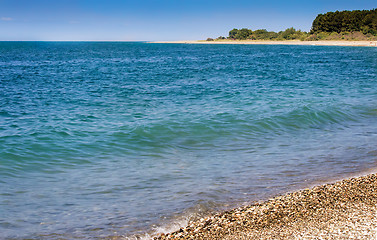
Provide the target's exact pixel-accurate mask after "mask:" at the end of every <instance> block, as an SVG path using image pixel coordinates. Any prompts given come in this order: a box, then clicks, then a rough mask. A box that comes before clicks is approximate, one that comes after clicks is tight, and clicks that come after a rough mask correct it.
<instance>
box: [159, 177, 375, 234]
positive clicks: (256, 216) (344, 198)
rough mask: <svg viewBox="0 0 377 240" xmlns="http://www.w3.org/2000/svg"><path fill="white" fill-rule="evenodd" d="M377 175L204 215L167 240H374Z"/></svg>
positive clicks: (338, 182)
mask: <svg viewBox="0 0 377 240" xmlns="http://www.w3.org/2000/svg"><path fill="white" fill-rule="evenodd" d="M376 212H377V174H375V173H374V174H369V175H366V176H361V177H354V178H349V179H345V180H341V181H337V182H335V183H331V184H324V185H319V186H315V187H313V188H310V189H304V190H300V191H296V192H292V193H288V194H285V195H282V196H278V197H275V198H272V199H270V200H267V201H265V202H263V203H260V204H254V205H250V206H246V207H240V208H236V209H233V210H230V211H226V212H223V213H218V214H215V215H213V216H210V217H207V218H202V219H200V220H199V221H196V222H193V223H191V224H190V225H188V226H186V227H185V228H181V229H179V230H178V231H175V232H172V233H168V234H160V235H158V236H156V237H154V239H155V240H157V239H158V240H163V239H376V237H377V214H376Z"/></svg>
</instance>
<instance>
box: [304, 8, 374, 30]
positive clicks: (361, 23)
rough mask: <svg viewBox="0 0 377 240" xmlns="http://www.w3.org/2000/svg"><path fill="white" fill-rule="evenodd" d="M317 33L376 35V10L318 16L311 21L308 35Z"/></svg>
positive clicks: (330, 13)
mask: <svg viewBox="0 0 377 240" xmlns="http://www.w3.org/2000/svg"><path fill="white" fill-rule="evenodd" d="M319 32H328V33H332V32H336V33H341V32H362V33H363V34H368V33H370V34H372V35H377V9H373V10H362V11H361V10H354V11H341V12H339V11H336V12H328V13H325V14H319V15H318V16H317V17H316V18H315V19H314V21H313V24H312V29H311V31H310V33H311V34H316V33H319Z"/></svg>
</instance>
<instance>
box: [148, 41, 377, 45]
mask: <svg viewBox="0 0 377 240" xmlns="http://www.w3.org/2000/svg"><path fill="white" fill-rule="evenodd" d="M150 43H181V44H182V43H186V44H254V45H308V46H353V47H377V41H256V40H253V41H251V40H250V41H247V40H245V41H236V40H234V41H229V40H228V41H226V40H225V41H203V40H199V41H194V40H191V41H159V42H150Z"/></svg>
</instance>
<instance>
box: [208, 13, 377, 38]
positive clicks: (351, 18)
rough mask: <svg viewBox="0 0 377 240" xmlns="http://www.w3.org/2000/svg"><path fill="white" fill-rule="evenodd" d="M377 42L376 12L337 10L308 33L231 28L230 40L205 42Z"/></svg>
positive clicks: (322, 16)
mask: <svg viewBox="0 0 377 240" xmlns="http://www.w3.org/2000/svg"><path fill="white" fill-rule="evenodd" d="M224 40H226V41H230V40H231V41H240V40H243V41H245V40H248V41H255V40H256V41H258V40H259V41H287V40H296V41H297V40H299V41H323V40H325V41H328V40H333V41H334V40H335V41H377V9H372V10H353V11H336V12H327V13H325V14H318V16H317V17H316V18H315V19H314V21H313V23H312V27H311V30H310V31H309V32H305V31H301V30H296V29H295V28H293V27H291V28H287V29H286V30H284V31H280V32H273V31H267V30H266V29H258V30H254V31H253V30H251V29H248V28H242V29H236V28H234V29H232V30H230V31H229V34H228V37H223V36H219V37H217V38H207V40H206V41H208V42H212V41H224Z"/></svg>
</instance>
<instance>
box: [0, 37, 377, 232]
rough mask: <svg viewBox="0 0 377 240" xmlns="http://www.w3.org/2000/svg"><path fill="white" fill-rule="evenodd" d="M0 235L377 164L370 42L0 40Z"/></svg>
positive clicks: (108, 223) (144, 215)
mask: <svg viewBox="0 0 377 240" xmlns="http://www.w3.org/2000/svg"><path fill="white" fill-rule="evenodd" d="M0 69H1V70H0V100H1V101H0V213H1V214H0V238H15V239H25V238H31V239H54V238H56V239H58V238H59V239H75V238H76V239H93V238H102V237H104V238H106V237H110V236H133V235H134V234H141V233H145V232H150V231H152V230H151V229H154V228H157V229H158V230H161V229H162V228H164V229H165V230H166V229H168V228H169V226H175V224H179V223H181V224H182V223H184V222H185V221H186V220H187V218H189V217H191V216H195V215H196V214H197V215H200V214H205V213H206V212H207V211H212V210H216V209H221V208H225V207H232V206H236V205H238V204H242V203H248V202H251V201H257V200H260V199H263V198H265V197H268V196H271V195H274V194H277V193H282V192H285V191H289V190H293V189H297V188H300V187H303V186H306V185H310V184H312V183H314V182H317V181H326V180H328V179H336V178H341V177H345V176H349V175H353V174H358V173H360V172H363V171H368V169H371V168H375V167H376V165H377V164H376V160H377V148H376V144H375V143H376V142H377V107H376V106H377V105H376V103H377V92H376V91H377V49H376V48H363V47H320V46H266V45H264V46H257V45H188V44H147V43H89V42H0Z"/></svg>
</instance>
